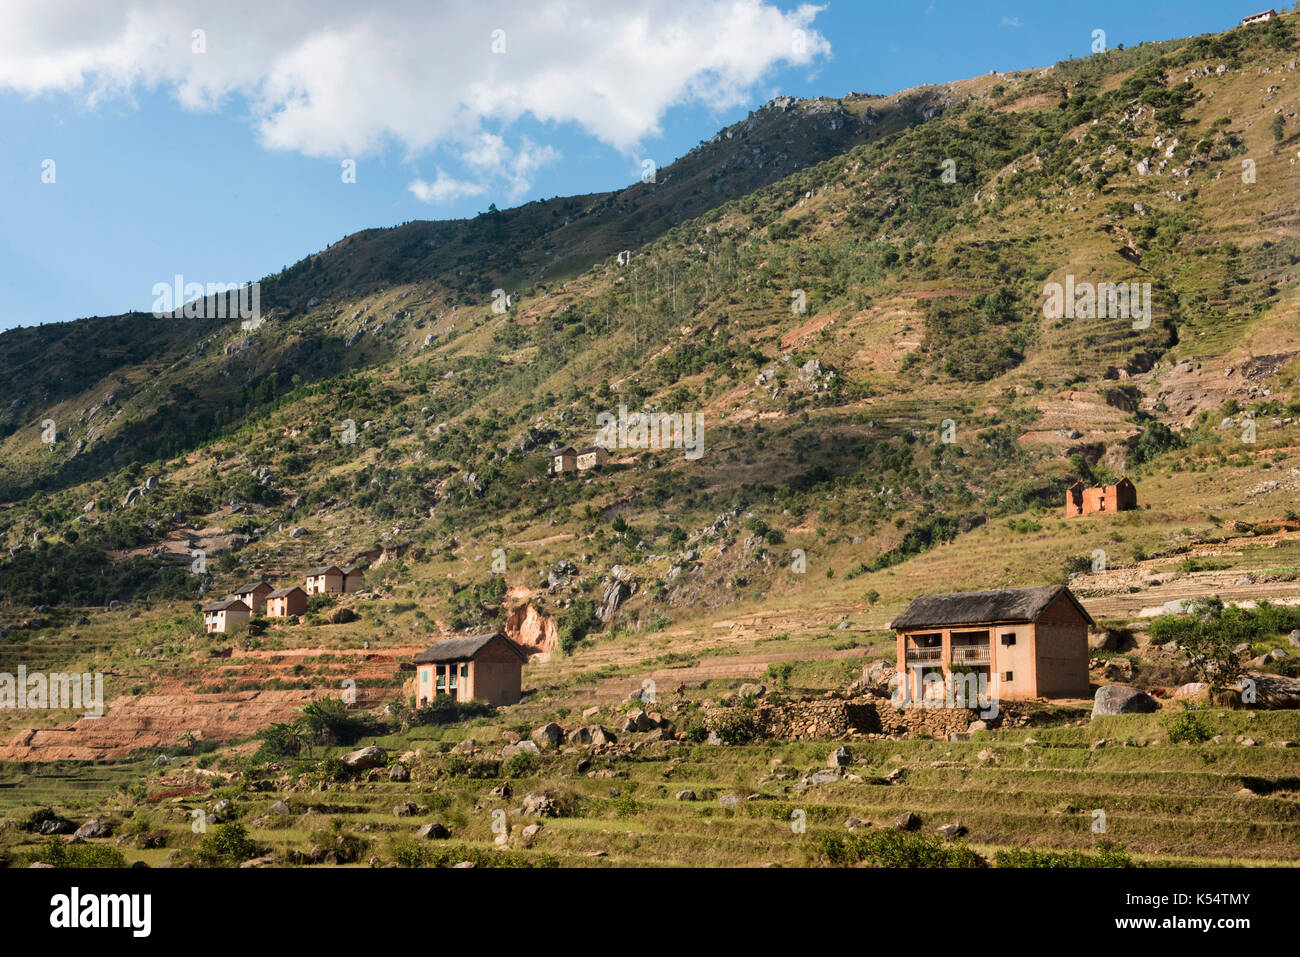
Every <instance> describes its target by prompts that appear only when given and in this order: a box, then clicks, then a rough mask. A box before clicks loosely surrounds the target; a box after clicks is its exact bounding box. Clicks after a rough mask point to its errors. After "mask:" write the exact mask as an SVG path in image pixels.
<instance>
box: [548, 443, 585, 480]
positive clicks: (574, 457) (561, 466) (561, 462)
mask: <svg viewBox="0 0 1300 957" xmlns="http://www.w3.org/2000/svg"><path fill="white" fill-rule="evenodd" d="M549 458H550V462H551V468H550V472H551V474H552V475H563V474H564V473H565V472H576V471H577V470H578V453H577V452H575V451H574V450H573V446H571V445H566V446H565V447H564V448H562V449H556V450H555V451H554V452H552V453H551V454H550V456H549Z"/></svg>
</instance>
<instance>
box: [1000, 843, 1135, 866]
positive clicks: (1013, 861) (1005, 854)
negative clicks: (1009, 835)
mask: <svg viewBox="0 0 1300 957" xmlns="http://www.w3.org/2000/svg"><path fill="white" fill-rule="evenodd" d="M993 864H994V866H996V867H1137V866H1138V865H1137V864H1135V863H1134V862H1133V860H1132V858H1130V857H1129V856H1128V855H1127V854H1125V853H1124V846H1123V845H1122V844H1119V845H1110V844H1101V845H1099V846H1098V853H1096V854H1088V853H1085V852H1084V851H1027V850H1021V849H1019V848H1017V849H1014V850H1009V851H998V852H997V853H996V854H994V855H993Z"/></svg>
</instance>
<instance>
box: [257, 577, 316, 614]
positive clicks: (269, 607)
mask: <svg viewBox="0 0 1300 957" xmlns="http://www.w3.org/2000/svg"><path fill="white" fill-rule="evenodd" d="M305 614H307V593H306V592H305V591H303V590H302V589H301V588H299V587H298V586H297V585H292V586H290V587H289V588H277V589H276V590H275V591H273V592H271V593H270V594H269V595H267V596H266V617H267V618H292V617H293V616H294V615H305Z"/></svg>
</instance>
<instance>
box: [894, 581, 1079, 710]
mask: <svg viewBox="0 0 1300 957" xmlns="http://www.w3.org/2000/svg"><path fill="white" fill-rule="evenodd" d="M1092 624H1093V620H1092V616H1091V615H1089V614H1088V611H1087V609H1085V608H1084V607H1083V605H1081V604H1079V600H1078V599H1077V598H1075V597H1074V594H1073V593H1072V592H1071V591H1070V589H1068V588H1066V587H1065V586H1064V585H1046V586H1043V587H1040V588H1002V589H998V590H996V591H970V592H955V593H953V594H948V595H922V596H920V597H919V598H914V599H912V602H911V604H909V605H908V606H907V607H906V608H905V609H903V612H902V614H900V615H899V616H898V617H897V618H895V619H894V621H893V623H892V624H890V626H889V627H890V628H892V629H894V632H895V633H896V635H897V654H896V657H897V670H898V673H899V674H900V675H903V676H904V680H906V681H907V682H908V685H907V691H908V696H909V697H910V698H912V700H922V691H923V688H924V680H925V675H926V674H927V673H931V672H938V673H941V674H942V675H944V676H947V675H949V674H951V673H952V672H953V670H954V667H956V668H958V669H959V670H962V671H973V672H975V674H976V675H977V676H984V677H986V678H987V680H988V687H989V689H990V691H991V693H993V694H996V695H997V696H999V697H1001V698H1007V699H1014V698H1086V697H1087V696H1088V694H1089V686H1088V627H1089V626H1090V625H1092Z"/></svg>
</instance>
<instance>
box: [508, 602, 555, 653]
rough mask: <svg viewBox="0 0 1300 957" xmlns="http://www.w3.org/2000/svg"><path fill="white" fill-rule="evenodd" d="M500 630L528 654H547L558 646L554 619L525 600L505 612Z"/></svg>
mask: <svg viewBox="0 0 1300 957" xmlns="http://www.w3.org/2000/svg"><path fill="white" fill-rule="evenodd" d="M502 631H504V632H505V633H506V637H507V638H509V639H510V640H511V641H513V642H514V643H515V644H516V645H518V646H519V647H520V648H522V649H523V650H524V651H525V652H527V653H528V654H530V655H534V654H541V655H549V654H550V653H551V652H553V651H555V649H557V648H559V647H560V629H559V627H558V626H557V625H556V624H555V619H554V618H552V617H551V616H550V615H546V614H543V613H542V612H540V611H538V610H537V609H536V608H535V607H534V606H533V604H532V603H531V602H528V601H525V602H524V603H523V604H521V605H516V606H515V607H513V608H511V609H510V610H509V611H507V612H506V619H505V624H504V625H503V626H502Z"/></svg>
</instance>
